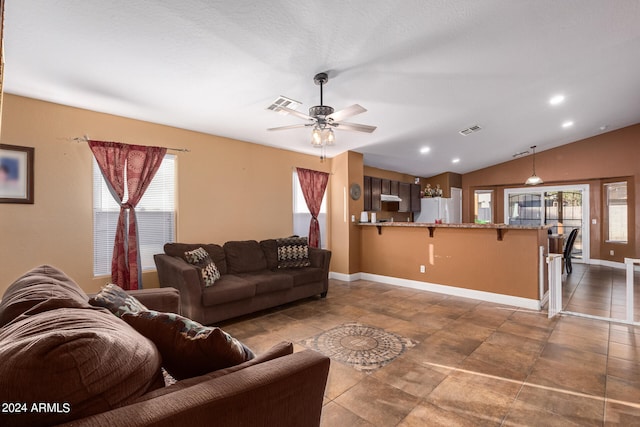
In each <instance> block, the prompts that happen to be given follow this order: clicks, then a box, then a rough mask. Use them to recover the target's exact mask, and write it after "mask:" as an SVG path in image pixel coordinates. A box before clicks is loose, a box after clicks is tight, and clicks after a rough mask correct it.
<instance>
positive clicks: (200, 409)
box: [63, 350, 330, 427]
mask: <svg viewBox="0 0 640 427" xmlns="http://www.w3.org/2000/svg"><path fill="white" fill-rule="evenodd" d="M329 363H330V361H329V358H328V357H326V356H323V355H322V354H320V353H317V352H315V351H312V350H305V351H301V352H299V353H294V354H291V355H289V356H284V357H280V358H277V359H274V360H270V361H267V362H264V363H261V364H258V365H254V366H250V367H247V368H245V369H242V370H240V371H236V372H233V373H231V374H228V375H225V376H222V377H218V378H214V379H210V380H206V381H203V382H202V383H199V384H196V385H194V386H192V387H188V388H185V389H182V390H178V391H176V392H174V393H169V394H165V395H163V396H160V397H158V398H155V399H151V400H148V401H144V402H139V403H135V404H132V405H128V406H124V407H121V408H117V409H114V410H111V411H109V412H104V413H101V414H97V415H94V416H91V417H87V418H83V419H81V420H75V421H72V422H70V423H68V424H63V425H64V426H82V427H89V426H96V427H98V426H100V427H101V426H107V425H125V424H126V425H127V426H131V427H142V426H149V425H153V426H161V427H165V426H167V427H168V426H184V425H185V423H186V424H188V425H189V426H195V427H198V426H241V425H242V426H265V427H266V426H280V427H294V426H295V427H298V426H318V425H320V415H321V413H322V403H323V396H324V390H325V386H326V382H327V376H328V374H329Z"/></svg>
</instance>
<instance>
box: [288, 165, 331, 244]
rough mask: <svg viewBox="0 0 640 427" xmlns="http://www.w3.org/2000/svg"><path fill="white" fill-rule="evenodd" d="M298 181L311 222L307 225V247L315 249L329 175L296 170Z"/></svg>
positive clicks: (318, 241)
mask: <svg viewBox="0 0 640 427" xmlns="http://www.w3.org/2000/svg"><path fill="white" fill-rule="evenodd" d="M296 171H297V173H298V180H299V181H300V187H301V188H302V194H303V195H304V200H305V202H307V207H308V208H309V212H311V222H310V223H309V246H311V247H314V248H317V247H319V246H320V224H319V223H318V214H319V213H320V205H321V204H322V197H323V196H324V191H325V190H326V188H327V183H328V182H329V174H328V173H326V172H320V171H314V170H310V169H303V168H296Z"/></svg>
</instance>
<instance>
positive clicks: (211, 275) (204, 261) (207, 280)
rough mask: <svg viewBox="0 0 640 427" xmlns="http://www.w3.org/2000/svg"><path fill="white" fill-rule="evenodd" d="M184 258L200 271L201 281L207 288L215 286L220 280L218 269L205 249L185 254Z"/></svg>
mask: <svg viewBox="0 0 640 427" xmlns="http://www.w3.org/2000/svg"><path fill="white" fill-rule="evenodd" d="M184 258H185V259H186V260H187V262H188V263H189V264H191V265H193V266H195V267H196V268H197V269H198V271H199V272H200V280H201V282H202V284H203V285H204V286H205V287H207V286H211V285H213V284H214V283H215V282H216V280H218V279H219V278H220V272H219V271H218V268H217V267H216V265H215V264H214V263H213V261H212V260H211V257H210V256H209V253H208V252H207V251H205V250H204V249H203V248H198V249H194V250H192V251H187V252H185V253H184Z"/></svg>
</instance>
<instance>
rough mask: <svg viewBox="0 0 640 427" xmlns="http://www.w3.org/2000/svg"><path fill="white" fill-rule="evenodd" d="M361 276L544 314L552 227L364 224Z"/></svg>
mask: <svg viewBox="0 0 640 427" xmlns="http://www.w3.org/2000/svg"><path fill="white" fill-rule="evenodd" d="M359 226H360V229H361V233H360V236H361V245H360V250H361V265H360V270H361V272H362V273H361V277H362V278H363V279H365V280H375V281H382V282H385V283H392V284H397V285H401V286H408V287H413V288H417V289H424V290H429V291H433V292H439V293H445V294H450V295H457V296H464V297H469V298H475V299H480V300H485V301H493V302H496V303H501V304H508V305H515V306H519V307H526V308H530V309H536V310H537V309H540V307H541V305H542V303H543V301H544V296H545V293H546V291H547V288H548V283H547V274H546V262H545V256H546V254H547V253H548V231H547V230H548V228H549V227H548V226H521V225H508V224H433V223H415V222H378V223H360V224H359Z"/></svg>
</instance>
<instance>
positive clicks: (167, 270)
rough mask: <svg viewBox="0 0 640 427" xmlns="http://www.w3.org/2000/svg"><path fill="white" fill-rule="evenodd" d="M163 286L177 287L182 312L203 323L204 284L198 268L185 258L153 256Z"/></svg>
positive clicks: (164, 255)
mask: <svg viewBox="0 0 640 427" xmlns="http://www.w3.org/2000/svg"><path fill="white" fill-rule="evenodd" d="M153 259H154V261H155V263H156V269H157V272H158V282H159V283H160V287H162V288H176V289H177V290H178V291H179V292H180V314H181V315H183V316H185V317H188V318H189V319H192V320H195V321H196V322H200V323H202V321H203V320H204V316H203V313H202V286H201V284H200V277H199V276H198V270H197V269H196V268H195V267H194V266H193V265H191V264H189V263H187V262H186V261H184V260H183V259H180V258H176V257H172V256H170V255H167V254H156V255H154V256H153Z"/></svg>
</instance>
